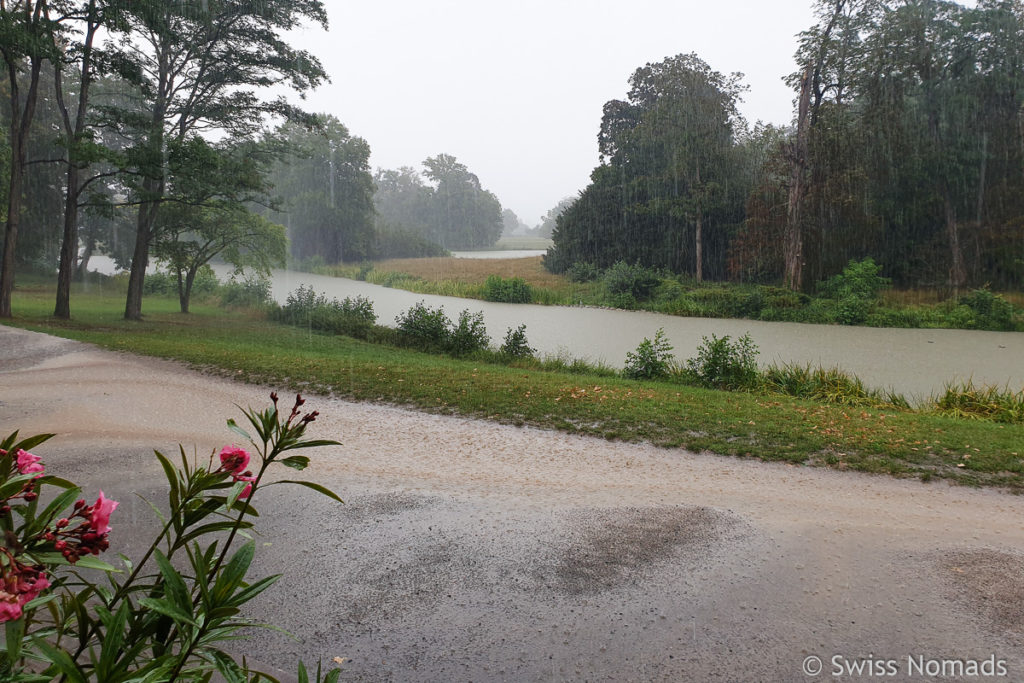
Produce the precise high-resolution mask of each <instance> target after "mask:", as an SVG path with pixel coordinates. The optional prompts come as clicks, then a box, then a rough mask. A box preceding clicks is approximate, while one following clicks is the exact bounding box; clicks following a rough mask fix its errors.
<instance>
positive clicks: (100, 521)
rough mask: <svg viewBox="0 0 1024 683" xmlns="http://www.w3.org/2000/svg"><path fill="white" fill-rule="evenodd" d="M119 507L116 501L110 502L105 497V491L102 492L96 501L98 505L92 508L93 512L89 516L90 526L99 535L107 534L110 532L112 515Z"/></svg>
mask: <svg viewBox="0 0 1024 683" xmlns="http://www.w3.org/2000/svg"><path fill="white" fill-rule="evenodd" d="M117 506H118V502H117V501H116V500H110V499H108V498H104V497H103V491H100V497H99V498H97V499H96V503H95V504H94V505H93V506H92V512H91V514H90V515H89V526H91V527H92V529H93V531H95V532H96V533H98V534H105V533H107V532H109V531H110V513H111V512H113V511H114V509H115V508H116V507H117Z"/></svg>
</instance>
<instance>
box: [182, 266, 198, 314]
mask: <svg viewBox="0 0 1024 683" xmlns="http://www.w3.org/2000/svg"><path fill="white" fill-rule="evenodd" d="M198 271H199V267H198V266H197V267H195V268H189V269H188V272H186V273H185V283H184V286H182V282H181V271H180V270H179V271H178V303H179V304H181V312H182V313H188V304H189V302H190V301H191V300H192V285H193V284H194V283H195V281H196V273H197V272H198Z"/></svg>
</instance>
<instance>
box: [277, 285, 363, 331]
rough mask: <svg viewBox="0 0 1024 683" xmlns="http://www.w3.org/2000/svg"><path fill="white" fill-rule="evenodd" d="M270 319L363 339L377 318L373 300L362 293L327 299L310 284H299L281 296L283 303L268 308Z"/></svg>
mask: <svg viewBox="0 0 1024 683" xmlns="http://www.w3.org/2000/svg"><path fill="white" fill-rule="evenodd" d="M270 317H271V319H273V320H277V321H279V322H283V323H287V324H289V325H304V326H307V327H309V328H311V329H314V330H321V331H323V332H331V333H334V334H343V335H346V336H349V337H356V338H358V339H366V338H367V336H368V335H369V333H370V330H371V329H372V328H373V325H374V323H376V322H377V314H376V313H375V312H374V310H373V302H372V301H370V300H369V299H367V298H366V297H364V296H356V297H345V298H344V299H343V300H342V301H338V300H337V299H331V300H328V299H327V297H326V296H324V295H323V294H317V293H316V291H315V290H314V289H313V288H312V287H306V286H305V285H302V286H300V287H299V288H298V289H296V290H295V291H294V292H291V293H290V294H288V296H287V297H286V298H285V304H284V306H281V307H280V308H278V309H276V310H275V311H272V312H271V314H270Z"/></svg>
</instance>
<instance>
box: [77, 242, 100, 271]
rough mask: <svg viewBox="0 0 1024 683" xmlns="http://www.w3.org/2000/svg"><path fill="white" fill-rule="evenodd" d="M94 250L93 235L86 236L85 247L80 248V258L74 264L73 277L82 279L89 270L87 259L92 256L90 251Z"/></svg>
mask: <svg viewBox="0 0 1024 683" xmlns="http://www.w3.org/2000/svg"><path fill="white" fill-rule="evenodd" d="M94 251H96V239H95V238H94V237H86V239H85V249H83V250H82V258H81V259H79V260H78V263H77V264H75V279H77V280H84V279H85V276H86V273H88V272H89V259H91V258H92V253H93V252H94Z"/></svg>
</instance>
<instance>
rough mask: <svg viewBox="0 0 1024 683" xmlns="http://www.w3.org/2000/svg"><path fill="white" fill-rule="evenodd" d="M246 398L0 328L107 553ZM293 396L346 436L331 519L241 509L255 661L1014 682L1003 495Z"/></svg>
mask: <svg viewBox="0 0 1024 683" xmlns="http://www.w3.org/2000/svg"><path fill="white" fill-rule="evenodd" d="M269 391H270V388H261V387H253V386H250V385H242V384H236V383H232V382H230V381H226V380H222V379H215V378H210V377H205V376H203V375H201V374H198V373H195V372H193V371H190V370H187V369H185V368H183V367H182V366H180V365H177V364H174V363H169V362H164V361H158V360H152V359H147V358H139V357H135V356H127V355H120V354H116V353H111V352H107V351H100V350H96V349H94V348H92V347H90V346H87V345H82V344H78V343H75V342H69V341H64V340H58V339H54V338H52V337H47V336H44V335H38V334H34V333H30V332H24V331H19V330H13V329H9V328H3V327H0V433H4V434H6V433H7V432H9V431H11V430H13V429H15V428H20V429H21V430H22V431H23V433H35V432H39V431H55V432H58V433H59V436H58V437H56V438H55V439H53V440H52V441H51V442H50V443H48V444H47V445H45V446H42V447H40V448H39V449H38V452H39V454H40V455H43V456H44V457H45V458H46V461H47V463H48V464H49V465H50V467H51V468H52V470H53V471H55V472H57V473H59V474H61V475H62V476H66V477H68V478H71V479H75V480H77V481H80V482H82V483H84V484H85V486H86V489H87V490H89V491H94V490H95V489H96V488H98V487H100V486H102V487H103V489H104V492H105V493H107V494H108V495H110V496H113V497H114V498H116V499H119V500H121V501H123V502H124V505H123V506H122V508H121V509H119V510H118V513H117V516H118V517H119V519H117V520H112V522H113V524H114V534H113V536H114V541H113V543H114V546H115V549H117V550H119V551H124V552H128V553H131V552H133V551H134V549H135V548H137V546H138V544H139V543H141V540H140V539H141V538H142V536H143V535H144V533H145V531H146V530H147V529H148V528H149V524H150V522H149V512H148V510H147V509H146V506H145V504H143V503H140V502H136V499H135V498H134V495H133V494H134V493H141V494H143V495H150V496H159V495H160V494H161V492H162V488H161V486H160V481H161V478H160V476H161V475H160V474H159V471H158V468H157V466H156V462H155V460H154V459H153V457H152V455H151V452H152V449H153V448H158V449H161V450H163V451H165V452H166V451H172V452H176V450H177V444H178V443H183V444H185V445H186V447H187V448H189V450H190V451H191V447H192V445H195V447H196V448H197V449H198V452H199V453H204V454H205V453H207V452H209V451H211V450H212V449H214V448H219V447H220V446H221V445H223V444H224V443H227V442H230V441H231V440H232V434H231V433H230V432H228V431H227V430H226V429H225V428H224V420H225V419H226V418H228V417H239V414H238V411H237V409H236V408H235V407H234V404H239V405H243V406H244V405H253V406H261V405H263V404H264V403H265V402H266V400H267V399H266V396H267V394H268V392H269ZM309 405H310V406H312V407H314V408H316V409H318V410H320V412H321V413H322V418H321V419H320V420H318V421H317V422H316V423H315V425H314V427H315V431H314V433H315V434H316V435H317V436H322V437H329V438H335V439H338V440H339V441H342V442H343V443H344V444H345V445H344V447H341V448H331V449H322V450H320V451H319V452H316V453H314V454H313V457H314V465H313V466H312V467H311V468H310V470H308V472H310V473H311V476H313V477H315V478H316V479H317V480H318V481H321V482H322V483H324V484H326V485H328V486H331V487H332V488H334V489H335V490H336V491H338V493H339V494H340V495H341V496H342V497H343V498H344V499H345V500H346V503H347V505H345V506H342V507H339V506H337V505H334V504H330V503H329V501H326V500H325V499H320V498H318V497H315V496H314V495H312V494H309V493H307V492H305V490H300V489H297V488H287V487H284V486H280V487H271V488H269V489H267V490H266V491H264V492H263V493H262V494H261V496H262V495H265V497H264V498H263V499H262V502H261V503H260V504H259V505H258V507H259V508H260V509H261V511H262V512H263V516H262V518H261V520H262V521H261V526H260V527H259V528H260V530H261V532H262V533H263V538H262V544H263V545H262V547H261V548H260V550H259V554H258V558H259V562H260V569H261V570H265V571H268V572H269V571H282V570H283V571H286V572H287V574H286V576H285V577H284V579H282V581H281V582H280V583H279V584H278V585H277V586H276V587H275V588H274V589H272V590H271V591H270V592H269V593H267V594H265V595H264V599H262V600H261V601H260V602H259V603H258V604H257V605H255V609H254V611H257V612H258V613H259V614H258V616H260V617H262V618H264V619H266V620H267V621H270V622H272V623H274V624H275V625H278V626H280V627H283V628H285V629H288V630H289V631H291V632H292V633H294V634H295V635H296V636H297V638H298V640H289V639H288V638H286V637H284V636H282V635H280V634H276V633H272V632H266V633H258V634H256V635H255V636H254V638H253V640H252V641H251V642H250V644H249V646H248V647H247V648H246V651H247V652H250V653H256V654H257V657H256V658H257V659H259V660H262V661H269V662H275V663H282V664H283V666H284V667H285V668H287V669H293V668H294V667H293V664H292V662H294V661H296V660H297V659H298V658H300V657H301V658H304V659H305V660H306V661H307V662H311V661H313V662H315V661H316V659H317V658H323V659H325V660H327V659H330V658H332V657H335V656H340V657H347V658H349V660H350V661H348V662H347V663H346V664H345V665H344V671H345V676H344V679H345V680H365V681H388V680H394V681H487V680H509V681H562V680H581V681H582V680H588V681H631V680H635V681H687V680H693V681H707V680H720V681H744V680H749V681H803V680H830V679H832V678H833V676H832V674H834V673H836V672H838V671H839V670H840V668H841V667H844V666H853V667H856V666H862V667H863V666H865V665H869V667H873V668H869V669H868V670H863V669H862V674H861V675H856V674H854V675H844V676H842V677H838V676H837V677H836V679H839V680H861V679H864V680H873V679H875V678H882V679H883V680H989V679H991V678H996V679H998V680H1024V619H1022V616H1024V498H1021V497H1019V496H1013V495H1008V494H1003V493H999V492H995V491H979V490H972V489H966V488H952V487H949V486H947V485H946V484H943V483H932V484H921V483H919V482H917V481H899V480H894V479H889V478H882V477H872V476H864V475H858V474H851V473H839V472H831V471H827V470H818V469H806V468H800V467H791V466H785V465H770V464H763V463H758V462H750V461H743V460H737V459H731V458H723V457H716V456H706V455H696V454H692V453H687V452H683V451H676V450H663V449H657V448H652V447H648V446H638V445H628V444H621V443H609V442H605V441H600V440H595V439H586V438H577V437H572V436H568V435H563V434H555V433H548V432H542V431H537V430H533V429H527V428H516V427H506V426H501V425H494V424H489V423H485V422H477V421H472V420H464V419H459V418H451V417H440V416H434V415H425V414H422V413H417V412H411V411H407V410H401V409H396V408H390V407H382V406H374V405H366V404H353V403H349V402H346V401H340V400H332V399H326V398H310V401H309ZM158 499H159V498H158ZM812 655H813V656H817V657H820V659H821V663H822V666H823V670H822V673H821V675H819V676H806V675H805V674H804V673H803V671H802V666H803V665H804V662H805V659H806V658H808V657H810V656H812ZM834 657H836V658H838V659H833V658H834ZM993 657H994V660H993V659H992V658H993ZM844 658H845V659H844ZM941 660H945V661H941ZM972 662H975V663H976V665H977V669H976V671H977V673H978V674H979V675H978V676H971V675H969V674H971V673H972V672H975V668H974V666H973V665H972ZM815 665H816V662H815V660H813V659H811V660H808V666H810V667H811V668H812V670H813V668H814V666H815ZM990 668H995V671H994V673H997V674H998V673H999V672H1000V671H1002V670H1005V672H1006V675H1005V676H1001V677H1000V676H988V677H986V676H983V675H981V674H983V673H985V672H986V671H988V670H989V669H990ZM869 672H871V673H874V674H875V675H874V676H873V677H869V676H867V675H866V674H867V673H869ZM880 672H881V673H887V674H888V673H894V674H895V675H887V676H880V675H879V673H880ZM937 673H938V674H940V675H936V674H937ZM961 673H962V674H963V675H962V676H960V675H958V674H961ZM941 674H952V675H949V676H942V675H941Z"/></svg>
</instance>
